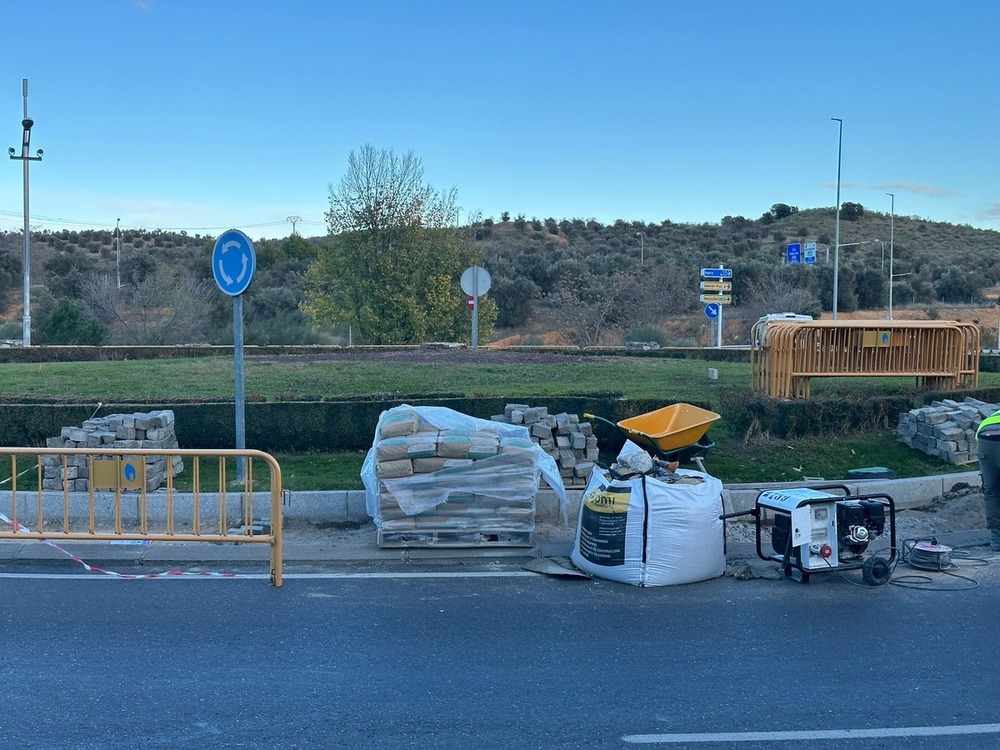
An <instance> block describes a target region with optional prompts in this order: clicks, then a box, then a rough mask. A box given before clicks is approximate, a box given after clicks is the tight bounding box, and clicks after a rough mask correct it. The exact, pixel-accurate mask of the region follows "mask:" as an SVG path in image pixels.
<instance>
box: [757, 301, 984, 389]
mask: <svg viewBox="0 0 1000 750" xmlns="http://www.w3.org/2000/svg"><path fill="white" fill-rule="evenodd" d="M750 339H751V341H752V342H753V344H752V346H751V350H750V372H751V376H750V377H751V388H753V389H754V390H757V391H761V392H763V393H765V394H767V395H768V396H772V397H775V398H809V395H810V384H811V381H812V378H817V377H914V378H916V382H917V387H922V388H928V389H945V390H954V389H958V388H960V387H963V386H970V387H973V388H975V387H977V386H978V385H979V328H978V327H977V326H975V325H973V324H971V323H958V322H955V321H890V320H868V321H862V320H852V321H835V320H816V321H766V322H765V321H758V323H756V324H754V326H753V328H752V329H751V333H750Z"/></svg>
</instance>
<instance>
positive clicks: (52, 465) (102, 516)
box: [0, 447, 282, 586]
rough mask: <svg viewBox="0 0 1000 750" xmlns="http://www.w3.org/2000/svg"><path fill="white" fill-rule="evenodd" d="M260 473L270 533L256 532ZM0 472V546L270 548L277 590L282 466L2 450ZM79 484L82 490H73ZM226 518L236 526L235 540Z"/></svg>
mask: <svg viewBox="0 0 1000 750" xmlns="http://www.w3.org/2000/svg"><path fill="white" fill-rule="evenodd" d="M185 459H190V461H191V473H190V478H188V477H187V475H186V474H185V475H184V476H183V477H180V476H179V474H180V467H179V463H178V462H180V463H183V462H184V460H185ZM154 462H156V463H154ZM241 462H242V463H243V480H242V481H241V482H240V481H239V480H237V482H236V483H235V487H233V486H232V485H231V483H230V481H229V477H230V476H233V475H236V474H238V469H239V464H240V463H241ZM205 464H212V465H213V466H210V468H209V475H210V476H212V475H214V477H213V478H209V479H207V480H205V472H204V471H203V469H204V468H205V466H204V465H205ZM261 465H262V466H263V470H261V471H258V475H259V480H260V482H261V483H265V482H266V483H267V484H268V489H267V491H266V493H267V495H268V499H269V502H270V505H269V506H268V509H269V511H270V529H268V530H267V531H266V532H263V530H262V533H257V532H255V530H254V494H255V487H254V473H255V472H254V470H255V467H256V468H258V469H260V468H261ZM0 467H2V468H0V513H3V514H4V515H6V516H8V517H9V518H10V521H11V523H10V524H3V523H0V539H22V540H23V539H47V540H50V541H119V540H133V541H153V542H230V543H251V544H269V545H270V546H271V582H272V583H273V584H274V585H275V586H280V585H281V567H282V565H281V527H282V517H281V499H282V498H281V467H280V466H279V465H278V462H277V461H276V460H275V459H274V457H272V456H270V455H269V454H267V453H263V452H261V451H255V450H217V451H204V450H185V449H179V448H177V449H148V450H146V449H141V448H116V449H107V448H2V447H0ZM25 467H26V468H25ZM7 471H9V472H10V473H9V475H8V474H7ZM230 471H232V472H233V474H232V475H231V474H230ZM154 472H155V475H154ZM179 478H180V479H182V481H183V482H184V483H185V484H187V483H189V484H190V492H189V493H187V492H185V493H182V492H181V491H179V490H178V489H177V488H176V482H177V480H178V479H179ZM8 483H9V485H10V486H9V488H7V487H6V486H5V485H7V484H8ZM206 483H207V484H208V485H209V486H210V487H212V489H206V487H205V486H204V484H206ZM82 484H86V486H87V489H86V490H85V491H77V488H78V487H80V486H81V485H82ZM160 484H162V485H163V487H162V489H155V487H154V485H156V486H159V485H160ZM2 490H6V491H2ZM257 494H263V493H262V492H258V493H257ZM133 500H134V503H135V504H134V506H133V505H132V501H133ZM237 503H238V508H236V509H233V510H231V509H230V507H229V506H230V504H233V505H236V504H237ZM184 506H187V507H184ZM231 518H239V522H238V524H237V525H238V529H237V530H236V532H235V533H233V532H232V531H231V529H230V525H229V521H230V519H231ZM32 526H34V529H33V530H26V528H25V527H27V529H30V528H31V527H32Z"/></svg>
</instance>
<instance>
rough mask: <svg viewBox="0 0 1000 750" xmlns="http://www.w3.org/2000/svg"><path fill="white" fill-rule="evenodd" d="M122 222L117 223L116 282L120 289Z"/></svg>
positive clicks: (119, 220)
mask: <svg viewBox="0 0 1000 750" xmlns="http://www.w3.org/2000/svg"><path fill="white" fill-rule="evenodd" d="M121 223H122V220H121V219H118V220H117V221H116V222H115V277H116V278H115V280H116V281H117V282H118V288H119V289H121V288H122V230H121Z"/></svg>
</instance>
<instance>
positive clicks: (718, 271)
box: [701, 268, 733, 279]
mask: <svg viewBox="0 0 1000 750" xmlns="http://www.w3.org/2000/svg"><path fill="white" fill-rule="evenodd" d="M701 275H702V276H703V277H704V278H706V279H731V278H733V269H731V268H703V269H701Z"/></svg>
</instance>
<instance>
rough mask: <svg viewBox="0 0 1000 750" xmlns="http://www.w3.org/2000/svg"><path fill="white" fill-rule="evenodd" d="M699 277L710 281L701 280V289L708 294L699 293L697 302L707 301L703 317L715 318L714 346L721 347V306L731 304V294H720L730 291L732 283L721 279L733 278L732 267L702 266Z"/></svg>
mask: <svg viewBox="0 0 1000 750" xmlns="http://www.w3.org/2000/svg"><path fill="white" fill-rule="evenodd" d="M701 277H702V278H703V279H711V281H702V282H701V285H700V286H701V290H702V291H703V292H706V291H707V292H710V293H709V294H699V295H698V301H699V302H707V303H708V304H707V305H705V317H707V318H708V319H709V320H715V348H716V349H721V348H722V308H723V306H724V305H729V304H732V301H733V298H732V295H729V294H722V292H729V291H732V288H733V285H732V283H731V282H729V281H723V279H731V278H733V269H731V268H724V267H722V266H719V267H718V268H703V269H701Z"/></svg>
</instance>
